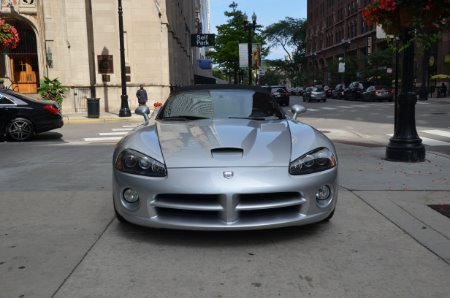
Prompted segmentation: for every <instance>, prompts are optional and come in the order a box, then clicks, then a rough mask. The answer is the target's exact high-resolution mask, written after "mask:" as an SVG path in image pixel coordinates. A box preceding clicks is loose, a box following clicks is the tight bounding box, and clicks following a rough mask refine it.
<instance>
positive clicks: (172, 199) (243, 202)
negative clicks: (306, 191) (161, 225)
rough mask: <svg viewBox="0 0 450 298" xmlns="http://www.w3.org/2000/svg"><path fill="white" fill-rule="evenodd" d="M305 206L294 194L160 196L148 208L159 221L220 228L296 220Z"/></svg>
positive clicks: (296, 194) (298, 195)
mask: <svg viewBox="0 0 450 298" xmlns="http://www.w3.org/2000/svg"><path fill="white" fill-rule="evenodd" d="M305 202H306V200H305V199H304V198H303V197H302V196H301V194H300V193H298V192H279V193H253V194H160V195H157V196H156V198H155V199H154V201H153V202H151V205H152V206H153V207H155V210H156V214H157V216H158V219H159V220H161V221H165V222H180V221H182V222H185V223H189V222H191V223H195V224H200V225H201V224H205V225H207V224H216V225H221V224H230V223H235V222H245V223H251V222H264V221H265V220H268V221H276V220H283V218H287V217H290V218H292V217H296V216H297V217H298V216H299V214H300V212H301V207H302V205H303V204H304V203H305Z"/></svg>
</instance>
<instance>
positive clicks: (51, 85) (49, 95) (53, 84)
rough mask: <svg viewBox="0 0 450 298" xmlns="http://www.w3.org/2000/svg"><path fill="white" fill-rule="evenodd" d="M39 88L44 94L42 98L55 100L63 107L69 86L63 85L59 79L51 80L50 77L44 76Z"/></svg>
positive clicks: (41, 93) (40, 92)
mask: <svg viewBox="0 0 450 298" xmlns="http://www.w3.org/2000/svg"><path fill="white" fill-rule="evenodd" d="M37 90H38V92H39V94H40V95H41V96H42V99H44V100H53V101H55V102H56V103H57V104H58V106H59V108H61V107H62V102H63V99H64V93H65V92H66V91H67V90H68V88H66V87H64V86H62V85H61V82H60V81H59V80H58V79H53V80H50V79H49V78H47V77H44V79H43V80H41V82H40V86H39V88H38V89H37Z"/></svg>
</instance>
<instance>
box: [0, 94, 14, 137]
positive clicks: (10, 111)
mask: <svg viewBox="0 0 450 298" xmlns="http://www.w3.org/2000/svg"><path fill="white" fill-rule="evenodd" d="M15 112H16V103H15V102H14V101H13V100H12V99H9V98H7V97H6V96H4V95H3V94H0V132H1V134H3V133H4V131H5V127H6V124H7V123H8V121H9V120H10V119H11V118H12V117H13V115H14V114H15Z"/></svg>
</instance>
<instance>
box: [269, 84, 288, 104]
mask: <svg viewBox="0 0 450 298" xmlns="http://www.w3.org/2000/svg"><path fill="white" fill-rule="evenodd" d="M268 88H270V93H271V94H272V95H273V97H275V98H276V100H277V102H278V103H279V104H280V106H288V105H289V98H290V94H289V91H288V90H287V89H286V87H284V86H269V87H268Z"/></svg>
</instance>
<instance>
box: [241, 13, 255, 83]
mask: <svg viewBox="0 0 450 298" xmlns="http://www.w3.org/2000/svg"><path fill="white" fill-rule="evenodd" d="M244 16H245V28H246V29H247V30H248V40H247V52H248V57H247V58H248V84H249V85H251V84H252V77H253V74H252V68H253V65H252V64H253V63H252V50H253V49H252V42H253V33H254V32H255V28H256V14H255V13H253V14H252V23H251V24H250V22H249V21H248V18H247V15H245V14H244Z"/></svg>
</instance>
